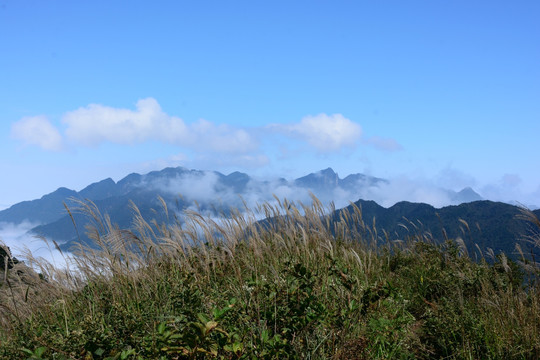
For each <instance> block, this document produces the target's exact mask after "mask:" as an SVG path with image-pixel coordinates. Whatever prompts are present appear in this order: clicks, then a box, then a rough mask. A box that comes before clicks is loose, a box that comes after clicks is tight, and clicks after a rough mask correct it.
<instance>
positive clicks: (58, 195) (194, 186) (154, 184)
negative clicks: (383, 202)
mask: <svg viewBox="0 0 540 360" xmlns="http://www.w3.org/2000/svg"><path fill="white" fill-rule="evenodd" d="M385 184H388V180H385V179H382V178H377V177H373V176H369V175H365V174H351V175H348V176H346V177H345V178H340V177H339V176H338V174H337V173H336V172H335V171H334V170H332V169H331V168H328V169H325V170H321V171H318V172H315V173H311V174H308V175H306V176H303V177H300V178H297V179H295V180H286V179H284V178H278V179H272V180H260V179H255V178H252V177H250V176H249V175H247V174H245V173H240V172H233V173H231V174H228V175H225V174H222V173H220V172H216V171H200V170H189V169H186V168H183V167H176V168H165V169H163V170H161V171H153V172H150V173H147V174H143V175H141V174H137V173H133V174H130V175H128V176H126V177H125V178H123V179H121V180H120V181H118V182H115V181H114V180H112V179H110V178H108V179H105V180H102V181H99V182H96V183H93V184H91V185H89V186H87V187H85V188H84V189H82V190H81V191H74V190H70V189H67V188H59V189H57V190H56V191H54V192H52V193H50V194H47V195H45V196H43V197H42V198H41V199H36V200H32V201H24V202H21V203H18V204H15V205H13V206H11V207H10V208H8V209H5V210H2V211H0V223H13V224H18V223H21V222H23V221H29V222H31V223H34V224H36V223H37V224H40V225H38V226H36V227H34V228H33V229H32V230H30V232H31V233H32V234H35V235H40V236H44V237H46V238H49V239H54V240H55V241H57V242H58V243H59V244H61V247H62V248H64V249H68V248H69V247H70V246H71V245H72V244H73V242H74V241H78V240H79V239H81V240H83V241H84V240H88V238H87V237H86V236H85V235H84V230H81V229H84V228H85V224H86V223H88V222H89V219H88V217H87V216H86V215H84V214H81V213H78V212H71V215H70V214H68V213H67V211H66V206H67V207H71V208H73V207H74V206H75V203H74V202H73V199H78V200H91V201H92V202H94V203H95V204H96V206H97V208H98V209H99V210H100V211H101V213H103V214H108V215H109V216H110V218H111V221H112V222H113V223H115V224H117V225H118V226H119V227H120V228H129V227H130V226H131V224H132V215H133V212H132V210H131V204H132V203H133V204H135V205H136V206H137V207H138V209H139V211H140V212H141V215H142V216H143V217H144V218H145V219H156V220H157V221H158V222H162V221H165V222H167V221H171V219H165V218H164V217H165V214H164V212H162V211H159V209H160V208H161V207H162V203H161V201H160V200H159V198H160V197H161V198H162V199H163V200H164V202H165V203H166V204H167V206H168V208H169V210H172V211H174V213H175V214H178V215H180V214H181V213H182V211H183V210H185V209H188V208H192V207H196V208H197V210H199V211H202V212H207V213H209V214H211V215H217V214H218V213H222V214H225V215H226V213H227V211H228V210H229V209H230V208H231V207H233V208H235V207H236V208H241V207H242V206H243V204H244V203H247V205H248V206H254V205H255V204H256V203H260V202H264V201H272V200H273V195H276V196H277V197H278V198H287V199H289V200H295V201H298V200H299V201H303V202H306V201H309V195H310V193H313V194H314V195H315V196H317V197H318V198H319V199H321V200H322V201H323V203H325V202H329V201H332V200H336V197H341V198H342V199H346V201H345V202H344V204H347V203H348V201H349V200H351V201H354V200H355V199H359V198H360V197H361V194H362V193H363V192H364V190H365V189H368V188H373V187H380V186H384V185H385ZM443 191H444V192H445V193H446V194H447V196H448V198H449V199H450V200H451V201H452V203H453V204H455V205H454V206H447V207H443V208H440V209H436V208H434V207H433V206H430V205H427V204H419V203H409V202H399V203H396V204H395V205H393V206H392V207H389V208H384V207H382V206H379V205H378V204H376V203H375V202H373V201H366V200H362V199H360V200H358V201H357V202H356V205H357V206H359V207H360V208H361V209H362V214H363V218H364V220H366V219H370V221H371V220H372V219H373V218H375V219H376V224H377V229H378V231H379V232H380V233H381V234H382V233H383V232H382V230H383V229H384V230H385V231H386V233H387V234H391V237H393V238H396V239H400V238H403V237H404V236H405V234H404V233H403V230H404V229H405V228H411V229H414V231H417V232H418V231H424V232H426V233H430V234H433V235H434V236H435V237H437V236H436V235H441V236H438V237H439V238H441V237H442V233H441V232H442V231H445V234H446V235H445V236H447V237H449V238H456V237H461V238H463V239H464V240H466V241H468V244H469V245H470V250H471V251H474V249H473V245H472V243H473V242H475V243H476V244H478V245H479V246H480V247H481V248H482V249H486V248H488V247H489V248H491V249H493V250H494V251H495V252H497V251H505V252H508V253H513V252H514V243H515V242H516V241H519V239H518V237H519V234H521V233H523V232H524V231H525V230H526V229H525V227H526V226H525V225H524V224H522V223H520V222H519V221H518V220H517V219H516V215H517V214H518V213H519V211H520V209H519V208H518V207H516V206H513V205H509V204H504V203H496V202H491V201H483V199H482V198H481V196H480V195H479V194H477V193H476V192H475V191H474V190H473V189H471V188H469V187H468V188H464V189H463V190H461V191H459V192H455V191H451V190H443ZM156 210H157V211H156ZM337 211H338V212H339V211H341V210H337ZM537 212H538V211H537ZM336 214H337V213H336ZM537 215H540V213H538V214H537ZM180 216H181V215H180ZM406 219H407V220H406ZM407 221H409V223H407ZM74 222H75V224H76V227H77V229H78V231H77V230H76V228H75V227H74V224H73V223H74ZM464 224H468V228H469V229H468V231H467V232H464V231H463V227H464ZM411 229H409V231H410V230H411ZM443 229H444V230H443ZM523 245H524V246H525V247H526V245H527V244H523Z"/></svg>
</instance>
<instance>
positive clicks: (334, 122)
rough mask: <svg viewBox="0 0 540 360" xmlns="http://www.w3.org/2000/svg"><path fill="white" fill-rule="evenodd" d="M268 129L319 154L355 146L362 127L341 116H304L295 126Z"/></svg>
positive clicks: (275, 125)
mask: <svg viewBox="0 0 540 360" xmlns="http://www.w3.org/2000/svg"><path fill="white" fill-rule="evenodd" d="M269 128H270V129H272V130H274V131H276V132H279V133H282V134H284V135H287V136H293V137H297V138H299V139H302V140H304V141H306V142H307V143H309V144H310V145H311V146H313V147H314V148H316V149H317V150H319V151H321V152H330V151H337V150H340V149H342V148H343V147H351V146H355V145H357V143H358V141H359V140H360V137H361V136H362V127H361V126H360V125H359V124H358V123H355V122H353V121H351V120H350V119H347V118H346V117H344V116H343V115H341V114H332V115H327V114H319V115H315V116H306V117H304V118H302V120H301V121H300V122H299V123H296V124H290V125H286V124H271V125H270V126H269Z"/></svg>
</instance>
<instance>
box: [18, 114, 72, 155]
mask: <svg viewBox="0 0 540 360" xmlns="http://www.w3.org/2000/svg"><path fill="white" fill-rule="evenodd" d="M11 137H12V138H14V139H17V140H21V141H22V142H23V143H24V144H26V145H36V146H39V147H41V148H43V149H45V150H51V151H59V150H61V149H62V135H60V132H59V131H58V130H57V129H56V128H55V127H54V126H53V125H52V124H51V123H50V122H49V120H48V119H47V117H45V116H33V117H24V118H22V119H21V120H19V121H17V122H16V123H14V124H13V125H12V126H11Z"/></svg>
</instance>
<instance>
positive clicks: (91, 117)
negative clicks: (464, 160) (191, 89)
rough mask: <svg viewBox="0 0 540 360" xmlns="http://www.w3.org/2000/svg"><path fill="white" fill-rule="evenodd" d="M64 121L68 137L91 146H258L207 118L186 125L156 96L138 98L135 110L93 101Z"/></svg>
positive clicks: (234, 149)
mask: <svg viewBox="0 0 540 360" xmlns="http://www.w3.org/2000/svg"><path fill="white" fill-rule="evenodd" d="M62 121H63V122H64V123H65V124H66V125H67V129H66V136H67V137H68V138H69V139H70V140H72V141H74V142H76V143H80V144H83V145H87V146H91V145H97V144H99V143H102V142H112V143H118V144H134V143H141V142H144V141H148V140H157V141H163V142H168V143H172V144H176V145H179V146H183V147H189V148H194V149H197V150H202V151H207V150H211V151H216V152H224V153H246V152H250V151H253V150H254V149H256V148H257V146H258V144H257V143H256V141H255V139H254V138H253V137H252V136H251V135H250V134H249V132H248V131H247V130H245V129H237V128H233V127H231V126H228V125H216V124H214V123H212V122H210V121H206V120H203V119H201V120H199V121H197V122H195V123H193V124H186V123H185V122H184V121H183V120H182V119H181V118H179V117H175V116H169V115H167V114H166V113H165V112H163V110H162V109H161V107H160V105H159V104H158V102H157V101H156V100H155V99H153V98H146V99H141V100H139V101H137V104H136V109H135V110H130V109H119V108H113V107H108V106H103V105H99V104H90V105H88V106H86V107H83V108H79V109H77V110H75V111H71V112H68V113H66V114H65V115H64V117H63V120H62Z"/></svg>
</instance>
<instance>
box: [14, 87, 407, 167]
mask: <svg viewBox="0 0 540 360" xmlns="http://www.w3.org/2000/svg"><path fill="white" fill-rule="evenodd" d="M61 123H62V127H63V129H62V130H63V131H61V129H59V128H57V127H55V126H54V125H53V124H52V123H51V122H50V120H49V119H48V118H47V117H46V116H35V117H28V118H22V119H21V120H19V121H17V122H15V123H14V124H13V125H12V128H11V136H12V138H14V139H17V140H20V141H22V142H23V143H24V144H26V145H34V146H38V147H40V148H42V149H44V150H49V151H51V150H52V151H58V150H62V149H63V148H64V146H65V144H69V145H71V146H85V147H93V146H98V145H99V144H102V143H113V144H121V145H133V144H140V143H143V142H147V141H157V142H163V143H168V144H173V145H177V146H179V147H182V148H185V149H189V150H192V151H196V152H198V153H202V154H204V153H214V154H226V155H229V156H236V157H237V159H236V160H237V161H241V162H248V163H252V164H265V162H266V158H265V154H263V152H262V150H261V145H260V142H261V141H260V140H261V138H262V137H265V136H266V135H268V133H269V132H271V133H273V134H274V135H276V134H277V135H279V136H282V137H284V138H286V139H288V140H289V141H290V140H291V139H294V140H298V141H301V142H304V143H306V144H308V145H309V146H310V147H311V148H313V149H315V150H317V151H318V152H337V151H339V150H341V149H343V148H352V147H356V146H357V145H359V144H361V143H362V142H361V141H360V140H361V138H362V127H361V126H360V124H358V123H356V122H354V121H352V120H350V119H348V118H346V117H344V116H343V115H341V114H331V115H327V114H318V115H315V116H311V115H309V116H305V117H303V118H302V119H301V120H300V121H299V122H297V123H292V124H270V125H267V126H260V127H252V128H249V127H235V126H231V125H228V124H216V123H213V122H211V121H208V120H204V119H199V120H198V121H195V122H192V123H186V122H185V121H184V120H183V119H181V118H179V117H176V116H171V115H168V114H167V113H165V112H164V111H163V110H162V109H161V106H160V105H159V103H158V102H157V101H156V100H155V99H154V98H151V97H150V98H146V99H141V100H139V101H137V103H136V104H135V109H125V108H114V107H110V106H105V105H101V104H90V105H87V106H85V107H81V108H79V109H76V110H73V111H68V112H66V113H65V114H64V115H63V116H62V118H61ZM363 143H365V144H367V145H371V146H374V147H375V148H378V149H380V150H384V151H388V150H390V151H394V150H398V149H400V148H401V147H400V145H399V144H398V143H397V142H396V141H395V140H393V139H386V138H379V137H372V138H369V139H366V140H365V141H364V142H363Z"/></svg>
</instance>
